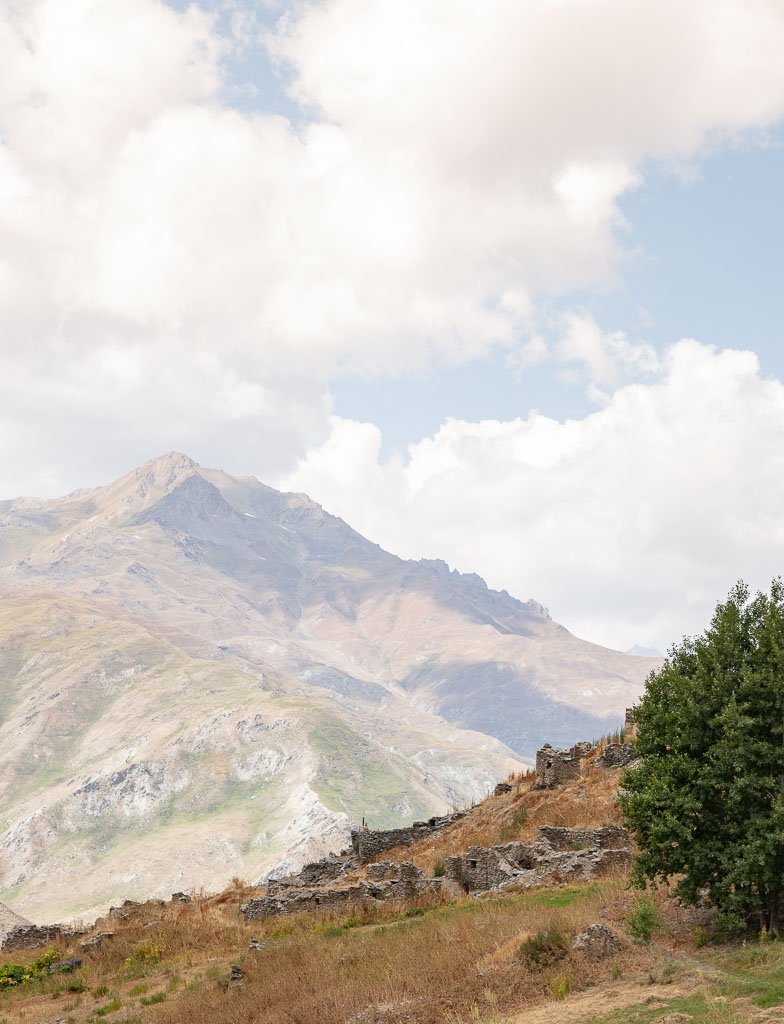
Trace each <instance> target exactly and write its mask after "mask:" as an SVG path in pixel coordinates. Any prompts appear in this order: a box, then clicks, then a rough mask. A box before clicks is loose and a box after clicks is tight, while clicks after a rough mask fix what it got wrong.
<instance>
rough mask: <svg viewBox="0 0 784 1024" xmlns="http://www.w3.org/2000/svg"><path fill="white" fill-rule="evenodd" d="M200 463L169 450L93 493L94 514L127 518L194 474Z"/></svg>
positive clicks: (101, 516)
mask: <svg viewBox="0 0 784 1024" xmlns="http://www.w3.org/2000/svg"><path fill="white" fill-rule="evenodd" d="M198 470H199V464H198V463H197V462H194V460H193V459H191V458H189V456H187V455H183V454H182V452H168V453H167V454H166V455H160V456H159V457H158V458H156V459H151V460H150V461H149V462H145V463H144V464H143V465H141V466H139V467H137V468H136V469H132V470H131V471H130V473H126V474H125V476H122V477H120V479H119V480H115V481H114V483H111V484H108V485H107V486H105V487H99V488H98V489H97V490H95V491H93V492H91V499H92V501H93V502H94V513H93V514H94V515H95V514H97V515H98V516H99V517H100V518H101V519H107V518H108V519H115V518H120V519H125V518H127V517H128V516H132V515H137V514H138V513H139V512H143V511H144V510H145V509H147V508H149V507H150V506H151V505H154V504H156V503H157V502H158V501H160V500H161V499H162V498H164V497H165V496H166V495H167V494H170V493H171V492H172V491H173V490H174V489H175V488H176V487H178V486H179V485H180V484H181V483H182V482H183V481H184V480H186V479H187V478H188V477H190V476H194V475H195V474H196V473H197V472H198Z"/></svg>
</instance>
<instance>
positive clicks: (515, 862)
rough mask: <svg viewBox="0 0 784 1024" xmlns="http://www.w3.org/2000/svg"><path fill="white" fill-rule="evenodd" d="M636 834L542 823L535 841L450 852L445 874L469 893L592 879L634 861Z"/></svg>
mask: <svg viewBox="0 0 784 1024" xmlns="http://www.w3.org/2000/svg"><path fill="white" fill-rule="evenodd" d="M631 857H632V852H631V838H630V836H629V834H628V832H627V831H626V830H625V829H623V828H620V827H619V826H617V825H603V826H601V827H600V828H598V829H574V828H556V827H554V826H546V825H545V826H542V827H541V828H540V829H539V832H538V834H537V837H536V840H535V841H534V842H533V843H507V844H505V845H498V846H491V847H485V846H471V847H469V848H468V850H466V852H465V853H464V854H462V855H461V856H458V857H448V858H447V860H446V862H445V869H446V871H445V877H447V878H448V879H449V881H450V882H452V883H454V884H456V885H460V886H465V885H466V884H467V885H468V890H469V892H487V891H489V890H491V889H503V888H505V887H506V886H508V885H515V884H516V885H522V886H525V887H530V886H534V885H540V884H541V883H542V882H543V881H545V880H546V879H548V878H551V877H553V876H555V877H556V878H557V879H558V880H560V881H564V882H565V881H588V880H590V879H592V878H595V877H598V876H599V875H603V874H607V873H608V872H610V871H614V870H617V869H619V868H623V867H627V866H628V865H629V864H630V863H631Z"/></svg>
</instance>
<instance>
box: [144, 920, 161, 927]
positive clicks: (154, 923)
mask: <svg viewBox="0 0 784 1024" xmlns="http://www.w3.org/2000/svg"><path fill="white" fill-rule="evenodd" d="M160 926H161V922H160V921H147V922H145V924H144V927H145V928H160Z"/></svg>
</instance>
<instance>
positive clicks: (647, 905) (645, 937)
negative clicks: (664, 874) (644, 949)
mask: <svg viewBox="0 0 784 1024" xmlns="http://www.w3.org/2000/svg"><path fill="white" fill-rule="evenodd" d="M661 926H662V920H661V917H660V916H659V909H658V907H657V906H656V903H655V901H654V900H652V899H651V898H650V897H649V896H643V897H641V898H640V899H639V900H637V902H636V903H635V905H634V906H633V907H632V909H631V911H630V913H629V916H628V917H627V919H626V930H627V931H628V932H629V934H630V935H631V936H632V938H634V939H637V940H638V941H639V942H650V941H651V939H652V938H653V936H654V933H655V932H658V931H661Z"/></svg>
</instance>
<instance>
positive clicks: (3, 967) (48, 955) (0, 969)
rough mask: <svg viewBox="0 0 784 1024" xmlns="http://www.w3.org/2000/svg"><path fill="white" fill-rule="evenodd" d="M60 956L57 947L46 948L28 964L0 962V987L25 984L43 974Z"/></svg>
mask: <svg viewBox="0 0 784 1024" xmlns="http://www.w3.org/2000/svg"><path fill="white" fill-rule="evenodd" d="M59 956H60V952H59V950H57V949H48V950H47V951H46V952H45V953H42V954H41V955H40V956H39V957H36V959H35V960H33V961H32V963H29V964H8V963H6V964H0V988H14V987H15V986H16V985H26V984H28V982H31V981H35V980H36V979H37V978H40V977H42V975H44V974H49V968H50V967H51V966H52V964H53V963H54V962H55V961H56V960H57V958H58V957H59Z"/></svg>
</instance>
